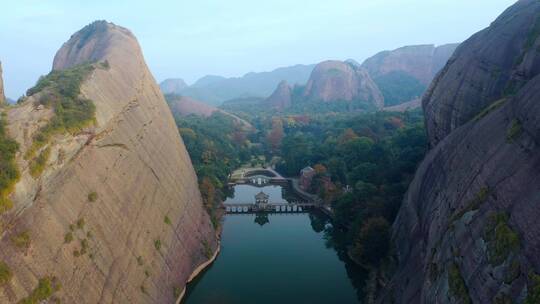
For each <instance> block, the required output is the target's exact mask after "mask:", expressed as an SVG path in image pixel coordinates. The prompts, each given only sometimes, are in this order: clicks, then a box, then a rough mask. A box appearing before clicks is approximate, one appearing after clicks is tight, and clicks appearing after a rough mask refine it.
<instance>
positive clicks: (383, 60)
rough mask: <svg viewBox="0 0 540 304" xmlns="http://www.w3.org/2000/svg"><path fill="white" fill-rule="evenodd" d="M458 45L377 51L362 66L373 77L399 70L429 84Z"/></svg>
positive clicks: (407, 47) (430, 45) (417, 46)
mask: <svg viewBox="0 0 540 304" xmlns="http://www.w3.org/2000/svg"><path fill="white" fill-rule="evenodd" d="M457 46H458V44H456V43H452V44H445V45H441V46H435V45H432V44H427V45H411V46H404V47H401V48H399V49H395V50H392V51H383V52H380V53H377V54H375V55H374V56H372V57H370V58H368V59H366V61H364V62H363V63H362V67H364V68H365V69H366V70H368V72H369V74H370V75H371V77H373V78H377V77H380V76H383V75H386V74H389V73H392V72H397V71H399V72H404V73H406V74H407V75H411V76H412V77H414V78H416V79H417V80H418V81H420V82H421V83H422V84H424V85H426V86H427V85H428V84H429V83H430V82H431V81H432V80H433V77H435V75H436V74H437V73H438V72H439V71H440V70H441V69H442V68H443V67H444V65H445V64H446V62H447V61H448V59H449V58H450V56H452V53H453V52H454V50H455V49H456V47H457Z"/></svg>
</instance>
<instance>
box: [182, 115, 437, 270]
mask: <svg viewBox="0 0 540 304" xmlns="http://www.w3.org/2000/svg"><path fill="white" fill-rule="evenodd" d="M244 110H247V111H243V112H240V111H239V112H237V113H235V114H238V115H241V116H242V117H243V118H245V119H247V120H249V122H250V123H251V124H252V125H253V126H254V130H252V131H250V132H244V131H241V129H240V128H239V126H238V125H236V122H235V121H234V120H233V119H232V118H230V117H229V116H226V115H224V114H221V113H219V112H217V113H214V114H213V115H212V116H211V117H209V118H202V117H197V116H193V115H192V116H188V117H181V118H180V117H178V118H177V123H178V126H179V128H180V132H181V134H182V137H183V138H184V141H185V143H186V147H187V149H188V151H189V153H190V155H191V159H192V161H193V164H194V167H195V169H196V171H197V175H198V177H199V183H200V188H201V192H202V194H203V198H204V200H205V202H206V204H207V206H206V207H207V210H209V212H210V214H211V215H212V217H213V219H214V222H215V223H216V225H217V224H218V223H219V215H218V213H217V212H216V211H215V210H218V209H219V208H218V207H219V204H220V202H221V201H222V200H223V199H225V197H226V195H227V187H226V180H227V178H228V175H229V174H230V173H231V172H232V171H233V170H234V169H235V168H237V167H239V166H240V165H242V164H244V163H251V165H258V164H260V165H266V166H274V167H275V168H276V170H278V171H279V172H280V173H282V174H283V175H285V176H290V177H296V176H298V175H299V172H300V170H301V169H302V168H304V167H306V166H312V167H313V168H314V169H315V171H316V175H315V177H314V178H313V181H312V184H311V187H310V189H309V191H310V192H312V193H314V194H318V195H319V196H320V197H321V198H322V199H323V200H324V202H325V203H326V204H328V205H330V206H332V208H333V210H334V213H335V216H334V224H336V226H339V227H341V228H342V229H343V231H345V233H344V234H345V237H344V239H345V243H346V245H347V247H348V248H349V255H350V257H351V258H353V259H354V260H355V261H356V262H357V263H359V264H361V265H363V266H365V267H368V268H369V267H375V268H376V267H378V266H379V265H380V263H381V261H383V260H385V259H387V258H388V257H390V256H391V248H390V226H391V224H392V222H393V221H394V218H395V217H396V214H397V211H398V209H399V206H400V204H401V201H402V199H403V195H404V193H405V191H406V189H407V187H408V185H409V183H410V181H411V179H412V177H413V175H414V172H415V170H416V166H417V165H418V163H419V162H420V160H421V159H422V158H423V156H424V154H425V152H426V148H427V144H426V136H425V130H424V124H423V116H422V113H421V111H410V112H405V113H391V112H371V113H368V112H355V113H343V112H342V113H335V112H329V113H327V114H319V115H296V114H284V113H281V114H278V113H276V112H274V111H268V110H266V111H264V110H263V111H261V110H259V111H258V112H256V114H255V111H254V110H253V112H252V111H250V109H249V108H247V109H246V108H244ZM250 112H252V113H250ZM260 159H262V160H265V161H263V162H261V163H257V162H258V161H255V160H260Z"/></svg>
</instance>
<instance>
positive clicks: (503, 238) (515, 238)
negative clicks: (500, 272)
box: [484, 213, 520, 266]
mask: <svg viewBox="0 0 540 304" xmlns="http://www.w3.org/2000/svg"><path fill="white" fill-rule="evenodd" d="M484 235H485V236H484V238H485V240H486V241H487V247H488V260H489V262H490V264H491V265H493V266H498V265H500V264H502V263H503V262H504V261H506V259H507V258H508V256H509V255H510V254H511V253H516V252H518V251H519V247H520V241H519V235H518V234H517V233H516V232H515V231H514V230H512V228H510V226H508V215H507V214H506V213H496V214H492V215H491V216H490V218H489V220H488V223H487V226H486V231H485V233H484Z"/></svg>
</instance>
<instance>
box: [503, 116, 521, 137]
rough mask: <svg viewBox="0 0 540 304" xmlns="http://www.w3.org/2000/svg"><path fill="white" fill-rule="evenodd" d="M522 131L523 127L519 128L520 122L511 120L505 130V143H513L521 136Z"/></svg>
mask: <svg viewBox="0 0 540 304" xmlns="http://www.w3.org/2000/svg"><path fill="white" fill-rule="evenodd" d="M522 131H523V127H522V126H521V122H520V121H519V120H517V119H514V120H512V123H511V124H510V128H508V130H506V141H508V142H513V141H514V140H515V139H517V138H518V137H519V136H520V135H521V132H522Z"/></svg>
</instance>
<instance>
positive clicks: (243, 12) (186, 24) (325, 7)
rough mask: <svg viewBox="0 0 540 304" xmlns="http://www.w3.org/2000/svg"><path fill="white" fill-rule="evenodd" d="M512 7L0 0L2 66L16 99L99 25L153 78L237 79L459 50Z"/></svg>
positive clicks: (469, 0)
mask: <svg viewBox="0 0 540 304" xmlns="http://www.w3.org/2000/svg"><path fill="white" fill-rule="evenodd" d="M514 2H515V0H369V1H368V0H302V1H299V0H266V1H258V0H227V1H225V0H196V1H186V0H177V1H173V0H145V1H136V0H92V1H81V0H47V1H44V0H4V1H2V5H1V6H2V18H0V42H1V47H0V60H1V61H2V64H3V67H4V82H5V86H6V94H7V96H9V97H12V98H17V97H18V96H20V95H21V94H22V93H23V92H25V91H26V89H27V88H29V87H30V86H32V85H33V84H34V83H35V81H36V80H37V78H38V77H39V75H42V74H46V73H48V72H49V71H50V68H51V65H52V60H53V57H54V54H55V53H56V51H57V50H58V49H59V48H60V46H61V45H62V43H63V42H65V41H66V40H67V39H69V37H70V35H71V34H73V33H74V32H76V31H77V30H79V29H80V28H82V27H83V26H85V25H86V24H88V23H90V22H92V21H94V20H97V19H106V20H108V21H111V22H114V23H116V24H118V25H121V26H124V27H127V28H129V29H130V30H132V31H133V32H134V34H135V35H136V36H137V38H138V40H139V43H140V44H141V45H142V48H143V51H144V55H145V58H146V61H147V63H148V64H149V66H150V68H151V70H152V72H153V74H154V76H155V77H156V80H158V81H161V80H163V79H165V78H169V77H182V78H184V79H185V80H186V81H187V82H188V83H191V82H193V81H195V80H196V79H197V78H199V77H202V76H204V75H207V74H215V75H223V76H241V75H243V74H245V73H247V72H250V71H256V72H259V71H266V70H272V69H274V68H277V67H280V66H287V65H293V64H297V63H305V64H309V63H317V62H320V61H322V60H326V59H342V60H344V59H348V58H353V59H356V60H358V61H360V62H361V61H362V60H364V59H365V58H366V57H369V56H371V55H373V54H374V53H376V52H378V51H381V50H385V49H394V48H397V47H400V46H403V45H410V44H426V43H434V44H443V43H448V42H460V41H463V40H465V39H467V38H468V37H469V36H470V35H471V34H473V33H475V32H476V31H478V30H480V29H482V28H484V27H486V26H488V25H489V23H490V22H491V21H493V20H494V19H495V18H496V17H497V16H498V15H499V14H500V13H502V11H503V10H504V9H505V8H506V7H508V6H510V5H511V4H513V3H514Z"/></svg>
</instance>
